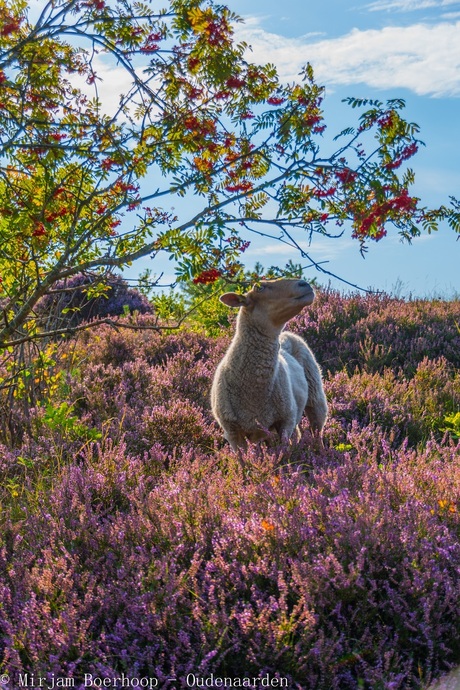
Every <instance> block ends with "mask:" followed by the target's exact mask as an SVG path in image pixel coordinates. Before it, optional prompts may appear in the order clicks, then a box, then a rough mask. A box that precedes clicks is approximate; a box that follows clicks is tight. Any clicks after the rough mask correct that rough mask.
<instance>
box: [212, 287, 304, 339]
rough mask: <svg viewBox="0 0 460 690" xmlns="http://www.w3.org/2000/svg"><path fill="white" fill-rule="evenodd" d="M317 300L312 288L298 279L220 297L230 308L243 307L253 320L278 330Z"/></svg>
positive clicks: (228, 293)
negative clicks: (241, 293)
mask: <svg viewBox="0 0 460 690" xmlns="http://www.w3.org/2000/svg"><path fill="white" fill-rule="evenodd" d="M314 299H315V293H314V291H313V288H312V287H311V285H310V284H309V283H307V282H306V281H305V280H298V279H295V278H279V279H278V280H262V281H261V282H260V283H258V284H257V285H255V286H254V287H253V288H252V290H250V291H249V292H247V293H246V294H245V295H238V294H236V293H235V292H227V293H225V294H224V295H222V296H221V297H220V300H221V302H223V303H224V304H226V305H227V306H228V307H234V308H238V307H243V309H244V310H245V311H246V312H247V313H250V314H251V319H252V321H255V322H258V323H260V324H261V325H263V324H267V325H268V324H270V325H272V326H273V327H275V328H282V327H283V326H284V324H285V323H287V322H288V321H289V320H290V319H292V318H294V316H297V314H299V313H300V312H301V311H302V309H303V308H304V307H307V306H308V305H310V304H311V303H312V302H313V300H314Z"/></svg>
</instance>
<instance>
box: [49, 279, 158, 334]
mask: <svg viewBox="0 0 460 690" xmlns="http://www.w3.org/2000/svg"><path fill="white" fill-rule="evenodd" d="M102 285H104V286H106V287H105V288H104V289H102ZM98 288H99V292H98V291H97V289H98ZM92 291H93V292H94V291H96V294H95V295H94V296H92ZM37 311H38V313H39V315H40V316H41V322H42V325H45V324H46V328H47V330H54V329H56V328H65V327H66V326H67V327H71V326H76V325H78V324H80V323H82V322H84V321H89V320H91V319H101V318H105V317H108V316H122V315H124V314H127V313H128V314H129V313H133V312H138V313H139V314H151V313H153V307H152V305H151V304H150V303H149V301H148V299H147V298H146V297H145V296H144V295H142V294H141V293H140V292H139V291H138V290H135V289H134V288H130V287H129V285H128V283H127V282H126V281H125V280H123V278H122V277H121V276H119V275H110V276H109V277H108V278H105V279H104V282H103V283H102V282H100V283H99V282H98V278H97V276H91V275H83V274H78V275H75V276H72V277H71V278H68V279H66V280H61V281H58V282H57V283H55V284H54V285H53V292H52V293H50V294H48V295H46V296H45V297H43V298H42V299H41V301H40V302H39V303H38V305H37Z"/></svg>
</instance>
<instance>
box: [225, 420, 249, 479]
mask: <svg viewBox="0 0 460 690" xmlns="http://www.w3.org/2000/svg"><path fill="white" fill-rule="evenodd" d="M225 438H226V439H227V441H228V442H229V444H230V448H231V449H232V450H233V452H234V453H235V454H236V457H237V458H238V462H239V463H240V465H241V469H242V470H243V474H244V472H245V471H246V463H245V462H244V458H243V453H244V452H245V451H246V449H247V447H248V444H247V440H246V436H245V435H244V434H243V433H242V431H240V430H239V429H235V430H233V429H232V430H229V431H226V433H225Z"/></svg>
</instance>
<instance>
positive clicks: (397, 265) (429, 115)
mask: <svg viewBox="0 0 460 690" xmlns="http://www.w3.org/2000/svg"><path fill="white" fill-rule="evenodd" d="M226 4H227V5H228V7H229V8H230V9H232V10H234V11H235V12H236V13H237V14H239V15H240V16H241V17H243V18H244V20H245V21H244V23H243V24H241V25H238V28H237V32H236V37H237V39H238V40H245V41H246V42H247V43H248V44H250V45H251V46H252V52H251V53H250V54H249V55H248V58H249V59H250V60H252V61H254V62H258V63H265V62H273V63H275V65H276V66H277V68H278V72H279V74H280V76H281V78H282V79H283V80H285V81H293V80H297V78H298V73H299V71H300V69H301V67H302V65H304V64H305V63H306V62H310V63H311V64H312V66H313V68H314V71H315V75H316V79H317V82H318V83H319V84H322V85H324V86H325V87H326V98H325V101H324V109H325V113H326V123H327V125H328V130H327V132H328V133H329V135H326V136H329V137H330V136H334V135H335V134H337V133H338V132H340V131H341V130H342V129H343V128H344V127H346V126H349V125H353V124H355V123H356V120H355V117H356V113H355V112H354V111H352V110H351V109H350V108H349V107H348V106H346V105H345V104H344V103H343V102H342V99H343V98H345V97H347V96H355V97H363V98H378V99H380V100H385V99H388V98H396V97H398V98H403V99H404V100H405V101H406V106H407V107H406V110H405V116H406V118H407V119H408V120H410V121H413V122H417V123H418V124H419V125H420V127H421V133H420V138H421V139H422V140H423V141H424V142H425V144H426V147H421V149H420V151H419V153H418V154H417V155H416V156H415V158H414V159H412V161H411V167H413V168H414V170H415V172H416V184H415V185H414V187H412V188H411V193H412V194H414V195H416V196H419V197H420V198H421V200H422V204H423V205H426V206H431V207H436V206H438V205H440V204H442V203H447V202H448V198H449V195H454V196H457V197H459V196H460V2H453V1H452V0H370V1H369V2H366V0H363V1H362V2H361V0H357V2H356V3H347V2H344V0H321V1H320V2H307V1H306V0H285V2H281V3H280V2H279V0H264V1H263V2H262V1H261V0H228V1H227V3H226ZM112 77H113V75H112ZM111 81H112V80H111V79H108V83H110V82H111ZM112 83H113V82H112ZM305 246H306V247H307V245H305ZM308 251H309V254H310V255H311V256H312V258H313V259H314V260H315V261H317V262H324V264H323V265H324V268H326V269H327V270H329V271H330V272H331V273H334V274H337V275H338V276H340V277H342V278H343V279H344V280H346V281H349V282H350V283H352V284H355V285H359V286H360V287H362V288H371V289H375V290H385V291H387V292H393V293H396V294H398V295H401V296H409V295H413V296H420V297H448V298H451V297H453V296H455V295H456V296H457V297H458V296H459V295H460V240H459V241H457V235H456V234H455V233H454V232H453V231H452V230H450V229H449V228H448V227H447V226H446V227H443V228H441V229H440V230H439V231H438V232H437V233H434V234H433V235H423V236H421V237H420V238H417V239H415V240H414V241H413V243H412V244H411V245H408V244H407V243H401V241H400V238H399V236H398V235H397V233H396V232H395V231H394V232H391V229H389V234H388V236H387V237H386V238H384V239H383V240H382V241H380V242H378V243H374V242H370V243H369V251H368V253H367V254H366V258H364V259H363V258H362V256H361V255H360V253H359V245H358V243H357V242H356V241H354V240H352V239H351V237H350V233H349V232H348V235H347V234H345V236H344V237H343V238H342V239H340V240H337V239H329V238H325V237H315V238H313V241H312V243H311V246H309V247H308ZM289 259H292V260H294V261H301V259H300V258H299V257H298V256H296V255H295V253H293V250H290V249H289V248H288V247H286V246H283V245H281V244H280V243H278V242H275V241H273V240H272V241H270V240H266V239H265V240H253V241H252V243H251V247H250V248H249V250H248V251H247V252H246V254H245V260H246V262H247V264H248V265H249V266H250V265H251V264H254V263H255V262H256V261H261V263H262V264H263V265H264V266H266V267H267V266H270V265H281V266H283V265H284V264H285V263H286V262H287V261H288V260H289ZM148 265H149V261H148V260H143V261H141V262H137V263H136V265H135V266H133V267H132V269H131V270H130V271H128V272H127V273H126V275H127V277H133V276H134V275H137V274H138V272H139V270H141V269H144V268H145V267H146V266H148ZM152 268H153V270H154V271H155V272H159V271H164V277H163V281H162V282H169V281H171V280H173V279H174V275H173V271H172V264H171V263H170V262H168V261H163V262H161V261H160V263H158V259H157V260H156V261H155V265H154V266H152ZM306 276H307V277H309V278H313V277H315V278H316V279H318V280H319V281H320V282H321V283H323V284H326V283H327V282H328V280H329V278H328V276H325V275H324V274H320V273H318V272H317V271H316V270H315V269H310V270H308V271H307V272H306ZM331 282H332V285H333V286H334V287H338V288H340V289H347V288H346V285H345V284H344V283H340V282H339V281H336V280H332V281H331Z"/></svg>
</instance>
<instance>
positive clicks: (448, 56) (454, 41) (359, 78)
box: [238, 0, 460, 96]
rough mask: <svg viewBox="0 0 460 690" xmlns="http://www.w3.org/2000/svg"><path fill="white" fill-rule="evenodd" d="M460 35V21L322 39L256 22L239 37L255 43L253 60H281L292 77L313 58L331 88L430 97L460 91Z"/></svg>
mask: <svg viewBox="0 0 460 690" xmlns="http://www.w3.org/2000/svg"><path fill="white" fill-rule="evenodd" d="M395 1H396V0H395ZM398 1H399V2H400V3H402V2H403V0H398ZM405 2H406V3H409V2H410V0H405ZM419 4H420V3H419ZM459 35H460V21H457V22H447V21H445V22H439V23H437V24H434V25H431V24H424V23H419V24H413V25H411V26H387V27H384V28H383V29H380V30H376V29H369V30H364V31H361V30H358V29H353V30H352V31H351V32H350V33H348V34H347V35H345V36H341V37H339V38H333V39H326V40H319V41H315V40H312V39H311V38H310V37H301V38H296V39H292V38H285V37H283V36H279V35H277V34H273V33H268V32H266V31H264V30H263V29H261V28H260V27H257V26H256V25H255V24H252V26H246V27H242V28H241V29H239V30H238V38H241V39H242V40H245V41H246V42H247V43H249V44H250V45H251V46H252V49H253V52H252V59H255V60H256V61H259V62H273V63H275V64H276V66H277V68H278V71H279V74H280V76H281V78H282V79H284V80H286V81H292V80H293V79H296V78H297V76H298V73H299V70H300V68H301V67H302V65H304V64H305V63H306V62H310V63H311V64H312V65H313V68H314V70H315V74H316V77H317V79H318V81H319V82H320V83H323V84H326V85H329V86H334V85H336V86H337V85H351V84H359V83H363V84H368V85H369V86H371V87H373V88H380V89H388V88H391V89H395V88H398V87H402V88H407V89H410V90H411V91H414V92H415V93H417V94H419V95H425V96H426V95H428V96H458V95H460V69H459V67H460V41H459V40H458V37H459Z"/></svg>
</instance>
